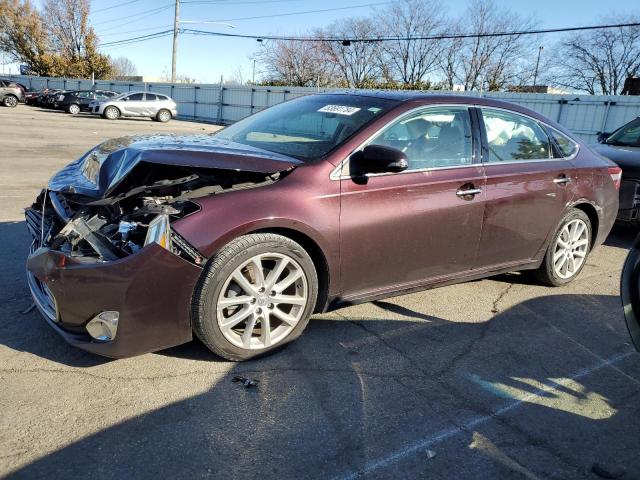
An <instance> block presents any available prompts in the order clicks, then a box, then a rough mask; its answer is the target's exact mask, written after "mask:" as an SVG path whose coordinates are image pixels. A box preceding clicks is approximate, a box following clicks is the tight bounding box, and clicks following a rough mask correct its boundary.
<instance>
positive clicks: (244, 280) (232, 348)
mask: <svg viewBox="0 0 640 480" xmlns="http://www.w3.org/2000/svg"><path fill="white" fill-rule="evenodd" d="M317 298H318V279H317V274H316V270H315V267H314V264H313V261H312V260H311V257H309V254H308V253H307V252H306V251H305V250H304V248H302V247H301V246H300V245H299V244H298V243H296V242H294V241H293V240H291V239H290V238H287V237H284V236H282V235H276V234H272V233H260V234H251V235H244V236H242V237H238V238H237V239H235V240H233V241H231V242H230V243H228V244H227V245H226V246H225V247H223V248H222V249H221V250H220V251H219V252H218V253H217V254H216V255H215V257H213V258H212V259H211V260H210V261H209V263H208V264H207V266H206V268H205V271H204V272H203V274H202V277H201V279H200V282H199V284H198V286H197V287H196V291H195V294H194V302H193V314H192V319H193V329H194V332H195V334H196V335H197V337H198V338H199V339H200V340H201V341H202V342H203V343H204V344H205V345H206V346H207V347H208V348H209V349H210V350H211V351H213V352H214V353H216V354H217V355H220V356H221V357H224V358H226V359H228V360H233V361H241V360H247V359H250V358H253V357H256V356H258V355H263V354H265V353H267V352H269V351H272V350H274V349H277V348H280V347H282V346H284V345H286V344H287V343H289V342H292V341H293V340H295V339H296V338H298V337H299V336H300V334H301V333H302V331H303V330H304V329H305V327H306V326H307V324H308V323H309V317H310V316H311V314H312V313H313V310H314V307H315V304H316V300H317Z"/></svg>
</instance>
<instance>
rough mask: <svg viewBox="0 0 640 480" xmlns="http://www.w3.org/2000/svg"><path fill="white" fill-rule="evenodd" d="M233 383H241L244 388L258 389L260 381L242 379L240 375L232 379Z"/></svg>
mask: <svg viewBox="0 0 640 480" xmlns="http://www.w3.org/2000/svg"><path fill="white" fill-rule="evenodd" d="M231 381H232V382H233V383H241V384H242V386H243V387H244V388H253V387H257V386H258V384H259V383H260V380H255V379H250V378H246V377H242V376H240V375H236V376H235V377H233V378H232V379H231Z"/></svg>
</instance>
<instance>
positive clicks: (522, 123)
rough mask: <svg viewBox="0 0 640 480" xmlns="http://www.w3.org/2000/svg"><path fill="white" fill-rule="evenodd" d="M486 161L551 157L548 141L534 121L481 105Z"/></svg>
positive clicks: (511, 160)
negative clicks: (486, 153) (485, 142)
mask: <svg viewBox="0 0 640 480" xmlns="http://www.w3.org/2000/svg"><path fill="white" fill-rule="evenodd" d="M481 111H482V119H483V121H484V127H485V131H486V134H487V144H488V147H489V158H488V160H487V161H488V162H489V163H495V162H518V161H527V160H543V159H549V158H551V152H552V149H551V141H550V139H549V137H548V136H547V134H546V133H545V131H544V130H543V129H542V127H541V126H540V125H539V124H538V122H536V121H535V120H533V119H531V118H528V117H525V116H523V115H519V114H517V113H514V112H507V111H504V110H493V109H488V108H482V109H481Z"/></svg>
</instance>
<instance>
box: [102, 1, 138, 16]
mask: <svg viewBox="0 0 640 480" xmlns="http://www.w3.org/2000/svg"><path fill="white" fill-rule="evenodd" d="M139 1H140V0H128V1H127V2H122V3H118V4H116V5H111V6H110V7H104V8H99V9H98V10H94V11H93V12H91V13H99V12H104V11H106V10H112V9H114V8H118V7H123V6H125V5H129V4H131V3H136V2H139Z"/></svg>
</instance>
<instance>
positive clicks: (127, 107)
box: [89, 92, 178, 123]
mask: <svg viewBox="0 0 640 480" xmlns="http://www.w3.org/2000/svg"><path fill="white" fill-rule="evenodd" d="M89 111H90V112H91V113H97V114H99V115H102V117H104V118H107V119H109V120H116V119H117V118H119V117H148V118H151V119H153V120H156V121H158V122H163V123H164V122H168V121H169V120H171V119H172V118H173V117H175V116H177V115H178V106H177V105H176V102H174V101H173V99H171V98H170V97H168V96H166V95H163V94H161V93H153V92H127V93H122V94H120V95H118V96H116V97H113V98H110V99H109V100H106V101H93V102H91V103H90V104H89Z"/></svg>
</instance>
